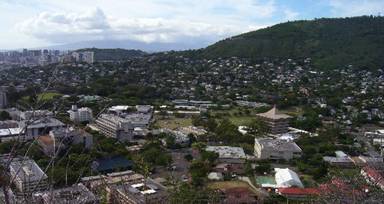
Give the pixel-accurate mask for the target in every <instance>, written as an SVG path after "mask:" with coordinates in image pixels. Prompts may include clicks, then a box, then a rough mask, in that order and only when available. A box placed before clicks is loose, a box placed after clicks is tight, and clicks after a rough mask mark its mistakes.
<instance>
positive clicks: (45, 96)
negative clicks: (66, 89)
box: [21, 92, 63, 103]
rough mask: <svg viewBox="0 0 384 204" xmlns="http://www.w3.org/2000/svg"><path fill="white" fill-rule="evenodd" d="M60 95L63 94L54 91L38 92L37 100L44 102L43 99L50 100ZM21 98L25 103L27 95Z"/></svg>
mask: <svg viewBox="0 0 384 204" xmlns="http://www.w3.org/2000/svg"><path fill="white" fill-rule="evenodd" d="M62 95H63V94H60V93H56V92H45V93H40V94H38V95H37V98H38V100H39V101H41V102H45V101H51V100H53V99H54V98H56V97H60V96H62ZM21 100H22V101H24V102H25V103H27V101H29V96H25V97H23V98H22V99H21Z"/></svg>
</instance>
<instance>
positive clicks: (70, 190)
mask: <svg viewBox="0 0 384 204" xmlns="http://www.w3.org/2000/svg"><path fill="white" fill-rule="evenodd" d="M35 195H37V196H38V197H41V198H42V199H43V200H44V201H45V202H46V203H50V202H51V201H54V203H57V204H67V203H97V201H98V198H97V197H96V196H95V195H94V194H93V193H92V192H91V191H89V190H88V189H87V188H86V187H85V186H84V185H83V184H81V183H80V184H77V185H73V186H71V187H67V188H62V189H57V190H54V191H53V192H49V191H47V192H43V193H38V194H35Z"/></svg>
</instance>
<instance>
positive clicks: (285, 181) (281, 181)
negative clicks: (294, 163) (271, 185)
mask: <svg viewBox="0 0 384 204" xmlns="http://www.w3.org/2000/svg"><path fill="white" fill-rule="evenodd" d="M275 172H276V174H275V180H276V187H277V188H289V187H300V188H303V187H304V186H303V184H302V183H301V180H300V178H299V176H298V175H297V174H296V173H295V172H294V171H292V170H290V169H288V168H285V169H280V168H275Z"/></svg>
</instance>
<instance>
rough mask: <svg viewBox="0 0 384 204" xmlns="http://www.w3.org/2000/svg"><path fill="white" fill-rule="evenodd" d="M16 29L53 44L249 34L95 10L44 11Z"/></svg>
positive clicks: (236, 28)
mask: <svg viewBox="0 0 384 204" xmlns="http://www.w3.org/2000/svg"><path fill="white" fill-rule="evenodd" d="M16 27H17V29H18V30H20V31H21V32H23V33H25V34H27V35H31V36H34V37H36V38H38V39H44V40H47V41H49V42H52V43H70V42H78V41H89V40H137V41H142V42H148V43H149V42H178V41H180V40H184V39H186V38H192V39H193V38H196V39H197V38H202V39H212V40H218V39H220V38H224V37H228V36H230V35H234V34H238V33H241V32H245V31H249V28H250V27H251V25H248V24H242V25H239V24H234V25H226V24H220V23H218V24H216V23H214V22H213V23H207V22H199V21H187V20H183V19H178V18H171V19H165V18H116V17H114V16H107V15H105V14H104V12H103V10H101V9H100V8H96V9H93V10H90V11H88V12H86V13H83V14H80V13H73V12H71V13H56V12H53V13H48V12H43V13H40V14H39V15H38V16H36V17H34V18H30V19H28V20H26V21H24V22H22V23H20V24H17V25H16ZM253 27H259V28H260V27H262V26H257V25H253Z"/></svg>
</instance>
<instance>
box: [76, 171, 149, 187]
mask: <svg viewBox="0 0 384 204" xmlns="http://www.w3.org/2000/svg"><path fill="white" fill-rule="evenodd" d="M143 181H144V176H143V175H141V174H137V173H135V172H134V171H131V170H128V171H121V172H114V173H109V174H106V175H98V176H89V177H83V178H81V183H83V184H84V185H85V186H87V188H88V189H90V190H91V191H92V192H100V191H102V190H104V189H105V187H106V186H112V185H115V184H119V183H139V182H143Z"/></svg>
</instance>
